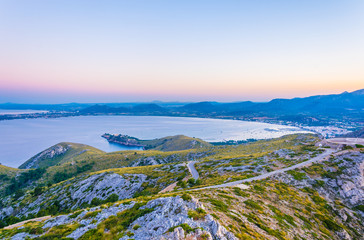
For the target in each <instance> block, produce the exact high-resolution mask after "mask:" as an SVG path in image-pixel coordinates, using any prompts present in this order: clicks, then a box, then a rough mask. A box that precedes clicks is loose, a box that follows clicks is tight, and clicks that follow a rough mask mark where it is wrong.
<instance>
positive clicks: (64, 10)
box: [0, 0, 364, 103]
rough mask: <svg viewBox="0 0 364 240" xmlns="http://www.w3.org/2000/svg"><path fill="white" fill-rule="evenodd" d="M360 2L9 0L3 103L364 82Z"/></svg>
mask: <svg viewBox="0 0 364 240" xmlns="http://www.w3.org/2000/svg"><path fill="white" fill-rule="evenodd" d="M363 12H364V1H362V0H345V1H342V0H305V1H298V0H297V1H292V0H286V1H283V0H275V1H272V0H258V1H251V0H227V1H215V0H183V1H162V0H145V1H140V0H133V1H130V0H129V1H126V0H125V1H124V0H118V1H117V0H115V1H110V0H103V1H94V0H85V1H82V0H62V1H49V0H42V1H40V0H32V1H29V0H0V103H1V102H18V103H64V102H131V101H135V102H137V101H153V100H161V101H245V100H252V101H268V100H270V99H273V98H292V97H304V96H310V95H317V94H329V93H341V92H343V91H349V92H350V91H354V90H358V89H362V88H364V30H363V29H364V14H363Z"/></svg>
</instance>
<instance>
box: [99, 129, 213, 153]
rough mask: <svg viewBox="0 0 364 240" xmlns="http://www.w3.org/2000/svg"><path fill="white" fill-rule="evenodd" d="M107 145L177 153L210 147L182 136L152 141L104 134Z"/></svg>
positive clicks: (203, 142)
mask: <svg viewBox="0 0 364 240" xmlns="http://www.w3.org/2000/svg"><path fill="white" fill-rule="evenodd" d="M102 137H103V138H105V139H106V140H107V141H108V142H109V143H116V144H120V145H123V146H130V147H143V149H144V150H149V149H153V150H160V151H179V150H186V149H193V148H203V147H211V146H212V145H211V144H210V143H208V142H205V141H203V140H201V139H198V138H193V137H187V136H184V135H176V136H169V137H164V138H156V139H153V140H141V139H138V138H136V137H131V136H128V135H123V134H110V133H105V134H103V135H102Z"/></svg>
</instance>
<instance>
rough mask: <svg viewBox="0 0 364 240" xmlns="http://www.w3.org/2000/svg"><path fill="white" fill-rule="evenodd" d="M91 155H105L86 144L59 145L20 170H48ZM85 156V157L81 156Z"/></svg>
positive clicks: (47, 150)
mask: <svg viewBox="0 0 364 240" xmlns="http://www.w3.org/2000/svg"><path fill="white" fill-rule="evenodd" d="M91 153H103V152H102V151H101V150H99V149H96V148H93V147H91V146H88V145H84V144H77V143H58V144H56V145H54V146H52V147H50V148H48V149H46V150H44V151H42V152H40V153H38V154H37V155H35V156H34V157H32V158H30V159H29V160H28V161H26V162H25V163H23V164H22V165H20V166H19V168H20V169H30V168H46V167H50V166H54V165H57V164H59V163H65V162H68V161H72V160H75V159H77V158H78V159H81V158H84V157H85V156H84V155H87V154H91ZM80 155H83V156H80Z"/></svg>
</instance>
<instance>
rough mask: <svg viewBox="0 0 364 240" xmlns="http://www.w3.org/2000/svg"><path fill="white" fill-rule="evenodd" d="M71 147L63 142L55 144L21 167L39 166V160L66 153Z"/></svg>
mask: <svg viewBox="0 0 364 240" xmlns="http://www.w3.org/2000/svg"><path fill="white" fill-rule="evenodd" d="M69 148H70V146H69V145H66V146H63V145H61V144H57V145H54V146H53V147H50V148H48V149H47V150H45V151H43V152H41V153H38V154H37V155H35V156H34V157H33V158H31V159H30V160H28V161H27V162H25V163H24V164H23V165H22V166H20V168H24V169H30V168H37V167H38V164H39V162H41V161H42V160H43V159H47V158H54V157H57V156H61V155H63V154H65V153H66V152H67V151H68V149H69Z"/></svg>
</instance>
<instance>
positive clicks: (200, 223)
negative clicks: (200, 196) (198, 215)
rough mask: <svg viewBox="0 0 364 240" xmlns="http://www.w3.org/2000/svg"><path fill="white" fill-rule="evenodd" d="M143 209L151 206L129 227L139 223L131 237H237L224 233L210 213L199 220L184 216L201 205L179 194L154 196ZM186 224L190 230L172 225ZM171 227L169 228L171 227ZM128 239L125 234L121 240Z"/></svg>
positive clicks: (131, 229) (130, 229)
mask: <svg viewBox="0 0 364 240" xmlns="http://www.w3.org/2000/svg"><path fill="white" fill-rule="evenodd" d="M144 208H153V209H154V211H153V212H151V213H148V214H146V215H144V216H142V217H140V218H138V219H137V220H135V221H134V222H133V223H132V224H131V225H130V226H134V225H139V226H140V227H139V228H138V229H136V230H134V229H133V228H132V227H130V228H129V229H128V231H129V232H132V233H133V234H134V235H133V238H134V239H141V240H143V239H145V240H147V239H176V240H177V239H178V240H179V239H203V238H202V236H206V237H208V238H207V239H221V240H225V239H226V240H230V239H231V240H233V239H237V238H236V237H235V236H234V235H233V234H232V233H231V232H228V231H227V230H226V229H225V228H224V227H223V226H222V225H221V224H220V223H219V222H217V221H216V220H214V219H213V217H212V216H211V215H206V216H205V217H204V218H203V219H200V220H194V219H192V218H190V217H189V216H188V211H189V210H195V209H196V208H204V207H203V205H202V204H201V203H199V202H198V201H197V200H195V199H192V201H190V202H188V201H184V200H183V199H182V198H180V197H179V196H177V197H166V198H158V199H155V200H152V201H150V202H148V203H147V204H146V205H145V206H144ZM182 224H187V225H188V226H189V227H190V228H191V229H192V230H191V232H186V231H185V230H184V229H183V227H176V226H180V225H182ZM173 227H176V228H174V229H173V230H172V229H171V228H173ZM126 239H129V238H128V237H127V236H125V237H123V238H121V240H126Z"/></svg>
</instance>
